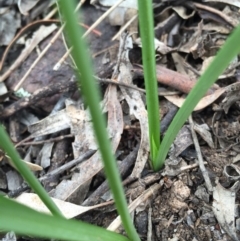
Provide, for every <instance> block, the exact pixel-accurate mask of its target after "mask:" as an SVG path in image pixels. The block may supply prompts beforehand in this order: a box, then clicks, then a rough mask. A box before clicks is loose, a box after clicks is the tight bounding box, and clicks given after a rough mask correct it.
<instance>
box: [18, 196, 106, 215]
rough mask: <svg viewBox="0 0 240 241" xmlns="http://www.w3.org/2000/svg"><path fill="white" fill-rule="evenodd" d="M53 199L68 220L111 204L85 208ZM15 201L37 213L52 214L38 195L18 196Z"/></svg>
mask: <svg viewBox="0 0 240 241" xmlns="http://www.w3.org/2000/svg"><path fill="white" fill-rule="evenodd" d="M51 199H52V200H53V202H54V203H55V204H56V205H57V207H58V208H59V210H60V211H61V213H62V214H63V215H64V216H65V217H66V218H68V219H69V218H74V217H76V216H78V215H80V214H82V213H85V212H87V211H89V210H92V209H95V208H98V207H102V206H105V205H107V204H109V202H108V203H103V204H98V205H94V206H89V207H85V206H80V205H76V204H73V203H70V202H65V201H62V200H59V199H56V198H51ZM15 200H16V201H17V202H18V203H21V204H23V205H25V206H27V207H29V208H32V209H34V210H35V211H38V212H42V213H47V214H51V212H50V211H49V210H48V208H47V207H46V206H45V204H44V203H43V202H42V200H41V199H40V198H39V197H38V195H36V194H34V193H23V194H21V195H20V196H18V197H17V198H16V199H15Z"/></svg>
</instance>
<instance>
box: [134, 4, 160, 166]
mask: <svg viewBox="0 0 240 241" xmlns="http://www.w3.org/2000/svg"><path fill="white" fill-rule="evenodd" d="M138 10H139V11H138V14H139V23H140V35H141V42H142V58H143V70H144V80H145V86H146V99H147V110H148V126H149V128H148V129H149V140H150V151H151V159H152V165H153V168H154V169H156V168H155V166H156V165H157V164H156V161H157V152H158V149H159V147H160V125H159V123H160V120H159V101H158V87H157V77H156V63H155V48H154V28H153V11H152V1H150V0H149V1H142V0H138Z"/></svg>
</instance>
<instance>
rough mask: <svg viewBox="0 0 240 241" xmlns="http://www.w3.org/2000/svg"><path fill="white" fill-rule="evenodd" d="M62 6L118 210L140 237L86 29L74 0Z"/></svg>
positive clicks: (133, 233) (133, 237) (127, 227)
mask: <svg viewBox="0 0 240 241" xmlns="http://www.w3.org/2000/svg"><path fill="white" fill-rule="evenodd" d="M59 6H60V9H61V12H62V14H63V16H64V17H65V20H66V30H67V34H68V38H69V40H70V42H71V44H72V46H73V51H72V57H73V59H74V61H75V63H76V65H77V67H78V69H79V71H80V73H81V77H80V76H79V74H78V73H76V74H77V75H78V77H79V81H80V78H81V81H80V83H81V88H82V91H83V94H84V97H85V100H86V103H87V104H88V107H89V110H90V113H91V116H92V121H93V127H94V131H95V135H96V139H97V141H98V144H99V150H100V152H101V155H102V159H103V162H104V170H105V173H106V176H107V179H108V183H109V186H110V188H111V191H112V193H113V197H114V200H115V205H116V208H117V211H118V213H119V214H120V216H121V219H122V222H123V226H124V228H125V230H126V232H127V235H128V236H129V238H130V239H131V240H133V241H139V240H140V239H139V237H138V235H137V232H136V230H135V228H134V226H133V223H132V220H131V217H130V214H129V212H128V207H127V202H126V199H125V196H124V191H123V187H122V184H121V178H120V175H119V172H118V169H117V165H116V160H115V158H114V156H113V153H112V148H111V145H110V141H109V138H108V135H107V132H106V124H105V122H104V118H103V115H102V112H101V109H100V93H99V90H98V89H97V86H96V83H95V81H94V79H93V76H92V73H93V71H92V65H91V61H90V57H89V53H88V52H87V45H86V43H85V42H84V41H83V39H82V30H81V29H80V28H79V26H78V24H77V18H76V15H75V14H74V6H73V1H65V0H60V1H59ZM80 30H81V31H80Z"/></svg>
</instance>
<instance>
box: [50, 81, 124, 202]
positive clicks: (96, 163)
mask: <svg viewBox="0 0 240 241" xmlns="http://www.w3.org/2000/svg"><path fill="white" fill-rule="evenodd" d="M104 104H105V106H104V110H106V111H107V112H108V133H109V137H110V138H111V144H112V151H113V152H115V151H116V149H117V147H118V144H119V142H120V139H121V134H122V131H123V116H122V109H121V105H120V103H119V100H118V99H117V89H116V86H113V85H109V87H108V89H107V91H106V94H105V96H104ZM70 119H71V118H70ZM85 124H86V122H85ZM78 128H79V127H78ZM85 130H89V128H86V127H84V125H82V126H81V128H79V131H78V133H79V132H84V131H85ZM73 134H74V133H73ZM88 137H89V133H88V134H87V133H86V134H85V137H84V139H81V138H80V139H79V141H80V140H81V141H82V142H83V144H84V143H85V144H86V142H87V138H88ZM80 144H81V143H80V142H79V143H78V148H79V150H83V149H84V148H87V149H89V146H84V145H81V146H79V145H80ZM90 149H91V148H90ZM77 168H78V169H79V170H81V171H80V173H74V174H73V176H72V180H63V181H62V182H61V183H60V184H59V185H58V186H57V187H56V189H55V191H54V194H53V195H52V196H54V197H57V198H59V199H62V200H74V202H76V198H75V197H76V196H77V194H79V192H78V191H79V190H80V188H81V186H82V185H83V184H84V183H86V182H87V181H89V180H91V178H92V177H93V176H94V175H95V174H97V173H98V172H99V171H100V170H101V169H102V168H103V164H102V160H101V155H100V153H99V152H96V154H94V155H93V156H92V157H91V158H90V159H89V160H87V161H85V162H83V163H81V164H79V165H78V166H77ZM81 195H82V194H81ZM79 196H80V194H79V195H78V201H80V199H79V198H80V197H79Z"/></svg>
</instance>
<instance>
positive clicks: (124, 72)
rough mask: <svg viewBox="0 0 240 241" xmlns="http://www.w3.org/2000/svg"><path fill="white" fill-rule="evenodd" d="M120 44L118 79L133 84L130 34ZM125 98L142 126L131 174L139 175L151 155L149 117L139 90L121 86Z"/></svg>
mask: <svg viewBox="0 0 240 241" xmlns="http://www.w3.org/2000/svg"><path fill="white" fill-rule="evenodd" d="M120 41H121V42H120V46H122V49H123V51H122V53H121V55H120V56H119V57H120V64H119V71H120V74H119V76H118V81H119V82H123V83H126V84H132V73H131V69H132V65H131V63H130V61H129V58H128V51H129V50H130V49H131V47H132V39H131V37H130V36H129V35H127V34H126V33H124V34H123V35H122V38H121V40H120ZM120 89H121V91H122V94H123V96H124V98H125V99H126V101H127V103H128V105H129V110H130V111H129V112H130V115H132V116H134V117H135V118H136V119H138V120H139V122H140V126H141V142H140V147H139V151H138V156H137V160H136V163H135V166H134V169H133V171H132V174H131V176H133V177H139V176H140V175H141V173H142V170H143V168H144V166H145V164H146V162H147V159H148V156H149V148H150V147H149V136H148V131H146V130H148V118H147V111H146V109H145V104H144V103H143V101H142V98H141V95H140V93H139V92H138V91H136V90H132V89H125V88H123V87H120Z"/></svg>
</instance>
